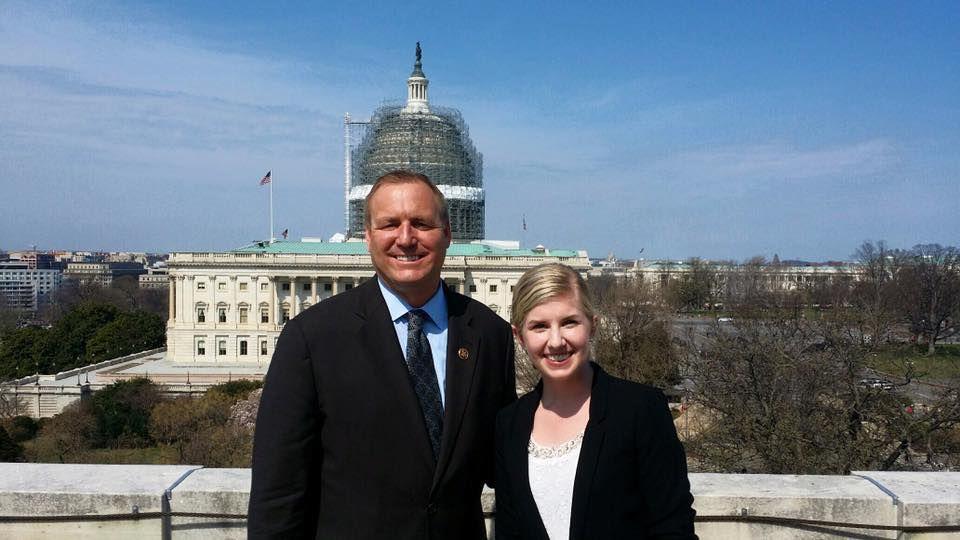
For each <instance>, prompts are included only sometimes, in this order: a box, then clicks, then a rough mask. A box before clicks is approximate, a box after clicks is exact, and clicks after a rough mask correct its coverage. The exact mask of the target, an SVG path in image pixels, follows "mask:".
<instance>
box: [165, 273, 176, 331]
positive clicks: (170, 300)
mask: <svg viewBox="0 0 960 540" xmlns="http://www.w3.org/2000/svg"><path fill="white" fill-rule="evenodd" d="M176 302H177V282H176V280H175V279H174V278H173V276H169V277H167V320H168V321H169V322H168V323H167V324H169V325H171V326H172V325H173V324H174V323H176V321H177V306H176Z"/></svg>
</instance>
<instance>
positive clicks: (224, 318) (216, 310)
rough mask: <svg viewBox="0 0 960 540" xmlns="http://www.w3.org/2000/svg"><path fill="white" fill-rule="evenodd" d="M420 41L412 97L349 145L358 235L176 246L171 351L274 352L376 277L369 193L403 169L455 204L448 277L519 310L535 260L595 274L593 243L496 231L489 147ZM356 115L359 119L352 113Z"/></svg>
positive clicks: (261, 355) (190, 358) (249, 358)
mask: <svg viewBox="0 0 960 540" xmlns="http://www.w3.org/2000/svg"><path fill="white" fill-rule="evenodd" d="M428 84H429V81H428V79H427V77H426V75H425V74H424V72H423V68H422V64H421V53H420V46H419V44H417V56H416V63H415V64H414V69H413V73H411V75H410V77H409V78H408V79H407V100H406V104H405V105H403V106H384V107H381V108H379V109H378V110H377V111H376V112H375V113H374V115H373V116H372V118H371V120H370V121H369V122H365V123H362V124H363V127H364V128H365V129H364V130H363V135H362V136H361V137H360V138H359V139H360V140H359V143H358V144H357V145H356V146H354V147H352V148H351V146H350V144H349V133H350V132H349V131H347V134H348V136H347V140H348V143H347V152H346V156H345V157H346V159H345V161H346V163H345V182H344V184H345V185H344V214H345V215H344V221H345V228H346V234H345V235H343V240H344V241H340V242H334V241H331V242H321V241H310V240H309V239H305V240H304V241H300V242H295V241H286V240H273V239H271V240H270V241H263V242H256V243H254V244H251V245H249V246H245V247H242V248H239V249H236V250H233V251H225V252H206V253H196V252H179V253H172V254H171V255H170V259H169V261H168V265H169V272H170V273H169V275H170V290H169V295H170V298H169V300H170V312H169V318H168V321H167V353H166V357H167V359H168V360H170V361H172V362H174V363H177V364H201V363H202V364H221V363H222V364H245V363H251V364H254V365H257V364H261V363H264V362H267V361H269V359H270V357H271V356H272V355H273V350H274V344H275V343H276V340H277V337H278V336H279V335H280V331H281V330H282V329H283V325H284V323H286V322H287V321H289V320H290V319H291V318H293V317H296V316H297V314H299V313H300V312H302V311H303V310H305V309H308V308H309V307H310V306H312V305H314V304H316V303H317V302H320V301H322V300H324V299H326V298H329V297H331V296H333V295H335V294H338V293H340V292H343V291H345V290H348V289H351V288H353V287H356V286H357V285H359V284H360V283H362V282H363V281H365V280H367V279H371V278H372V277H373V276H374V269H373V264H372V262H371V260H370V256H369V254H368V253H367V245H366V243H364V242H363V241H361V240H360V238H362V236H363V210H364V206H363V205H364V197H365V196H366V195H367V193H369V190H370V187H371V185H372V184H373V182H374V181H375V180H376V179H377V178H378V177H379V176H381V175H382V174H384V173H386V172H388V171H391V170H394V169H409V170H413V171H416V172H421V173H423V174H426V175H427V176H428V177H429V178H430V179H431V180H433V181H434V183H436V184H437V187H438V188H439V189H440V191H441V192H442V193H443V194H444V196H445V197H446V199H447V203H448V205H449V206H450V222H451V223H450V225H451V229H452V235H453V240H454V242H453V243H452V244H451V246H450V249H449V250H447V258H446V263H445V264H444V267H443V272H442V275H441V277H442V279H443V280H444V281H445V282H446V283H447V284H448V285H449V286H450V287H451V288H453V289H454V290H456V291H459V292H461V293H463V294H466V295H468V296H470V297H472V298H475V299H477V300H479V301H481V302H483V303H485V304H486V305H488V306H489V307H490V308H491V309H492V310H493V311H495V312H496V313H498V314H500V316H502V317H503V318H504V319H509V316H510V307H509V306H510V303H511V298H512V290H513V287H514V285H515V284H516V282H517V280H518V279H519V278H520V275H521V274H523V272H524V271H526V270H527V269H528V268H531V267H533V266H536V265H538V264H542V263H545V262H562V263H564V264H568V265H570V266H572V267H574V268H576V269H577V270H579V271H581V272H582V273H584V274H586V272H587V271H589V269H590V261H589V260H588V258H587V253H586V252H585V251H582V250H580V251H576V250H555V249H546V248H543V247H542V246H537V247H536V248H534V249H521V248H520V245H519V242H515V241H506V242H504V241H488V240H483V237H484V221H485V217H484V212H485V193H484V189H483V163H482V156H481V154H480V153H478V152H477V150H476V149H475V148H474V146H473V143H472V141H471V140H470V135H469V132H468V129H467V126H466V124H465V123H464V121H463V119H462V117H461V116H460V113H459V112H458V111H456V110H454V109H449V108H439V107H431V106H430V104H429V100H428V95H427V87H428ZM346 124H350V119H349V115H348V116H347V119H346Z"/></svg>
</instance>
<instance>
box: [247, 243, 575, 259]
mask: <svg viewBox="0 0 960 540" xmlns="http://www.w3.org/2000/svg"><path fill="white" fill-rule="evenodd" d="M233 251H234V252H235V253H304V254H309V255H366V254H367V244H366V242H294V241H287V240H277V241H276V242H274V243H272V244H271V243H269V242H263V243H262V245H261V243H253V244H250V245H249V246H243V247H241V248H238V249H235V250H233ZM447 255H448V256H450V257H576V256H577V251H576V250H573V249H551V250H548V251H547V252H546V253H541V252H537V251H534V250H532V249H503V248H498V247H493V246H488V245H485V244H464V243H458V242H454V243H452V244H450V249H448V250H447Z"/></svg>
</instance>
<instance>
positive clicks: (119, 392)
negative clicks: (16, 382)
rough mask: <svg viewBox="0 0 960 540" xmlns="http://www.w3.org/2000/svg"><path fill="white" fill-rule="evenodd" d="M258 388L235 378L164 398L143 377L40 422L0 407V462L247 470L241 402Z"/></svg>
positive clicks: (248, 426) (247, 429)
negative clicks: (200, 392) (196, 392)
mask: <svg viewBox="0 0 960 540" xmlns="http://www.w3.org/2000/svg"><path fill="white" fill-rule="evenodd" d="M261 386H262V383H260V382H259V381H247V380H237V381H232V382H228V383H224V384H220V385H216V386H213V387H212V388H210V389H209V390H208V391H207V392H205V393H204V394H203V395H202V396H200V397H196V398H193V397H181V398H165V397H163V396H162V395H161V392H160V388H159V387H158V386H157V385H155V384H154V383H152V382H150V381H149V380H148V379H132V380H128V381H119V382H116V383H114V384H111V385H109V386H107V387H105V388H103V389H102V390H99V391H97V392H94V393H93V395H92V396H91V397H90V398H88V399H84V400H81V401H78V402H76V403H74V404H72V405H70V406H68V407H67V408H65V409H64V410H63V411H62V412H61V413H60V414H58V415H56V416H54V417H52V418H47V419H43V420H40V421H37V420H34V419H32V418H30V417H26V416H10V415H6V416H4V414H3V411H0V461H29V462H43V463H121V462H133V463H170V464H175V463H179V464H193V465H205V466H208V467H249V466H250V456H251V452H252V442H253V426H252V422H251V421H250V418H249V413H248V412H247V411H248V409H249V405H248V404H246V403H245V400H247V399H248V397H250V394H251V393H252V392H254V391H255V390H257V389H258V388H260V387H261ZM251 399H252V400H254V401H258V400H259V393H257V394H256V395H255V396H253V397H252V398H251Z"/></svg>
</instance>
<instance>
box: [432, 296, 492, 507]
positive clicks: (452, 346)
mask: <svg viewBox="0 0 960 540" xmlns="http://www.w3.org/2000/svg"><path fill="white" fill-rule="evenodd" d="M444 294H446V295H447V359H446V363H447V380H446V383H445V390H446V392H445V393H446V399H445V401H446V402H445V404H444V408H443V410H444V412H443V436H442V438H441V440H440V458H439V459H438V460H437V469H436V471H435V473H434V476H433V487H434V488H436V487H437V485H438V484H439V482H440V479H441V478H442V477H443V474H444V472H445V471H446V469H447V467H448V466H449V464H450V459H451V458H452V456H453V449H454V448H456V444H457V437H458V436H459V434H460V427H461V425H462V424H463V415H464V412H465V411H466V408H467V403H468V402H469V400H470V392H471V389H472V388H473V378H474V374H475V373H476V369H477V352H478V351H479V348H480V339H481V338H480V334H479V333H478V332H477V331H476V330H475V329H474V328H472V327H471V326H470V322H471V320H472V316H471V315H470V314H469V313H468V312H467V302H465V301H464V298H463V297H462V296H459V295H453V294H450V293H449V290H448V289H447V287H446V285H444Z"/></svg>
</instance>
